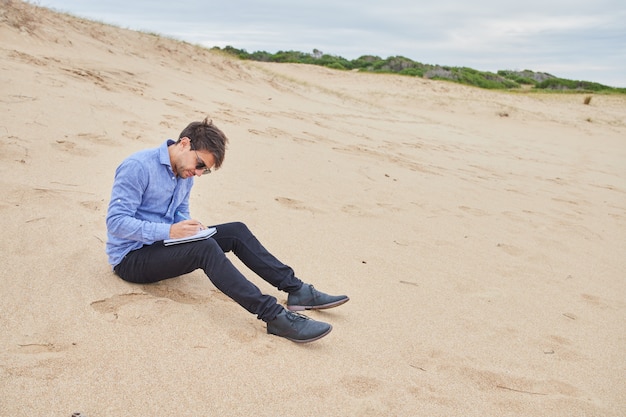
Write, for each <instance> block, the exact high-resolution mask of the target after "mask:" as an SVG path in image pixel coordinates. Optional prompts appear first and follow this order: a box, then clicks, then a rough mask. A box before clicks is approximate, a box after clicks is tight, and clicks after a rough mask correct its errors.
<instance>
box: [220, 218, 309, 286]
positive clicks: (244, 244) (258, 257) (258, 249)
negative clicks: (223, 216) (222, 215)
mask: <svg viewBox="0 0 626 417" xmlns="http://www.w3.org/2000/svg"><path fill="white" fill-rule="evenodd" d="M214 227H216V228H217V233H216V234H215V235H213V238H214V239H215V241H216V242H217V243H218V244H219V245H220V247H221V248H222V250H223V251H224V252H230V251H232V252H233V253H234V254H235V256H237V257H238V258H239V259H240V260H241V261H242V262H243V263H244V265H246V266H247V267H248V268H250V269H251V270H252V271H253V272H254V273H256V274H257V275H258V276H260V277H261V278H263V279H264V280H265V281H267V282H269V283H270V284H272V285H273V286H274V287H276V288H278V289H279V290H281V291H286V292H288V293H289V292H294V291H297V290H299V289H300V287H302V281H300V280H299V279H298V278H296V277H295V275H294V272H293V269H291V268H290V267H289V266H287V265H285V264H283V263H282V262H281V261H279V260H278V259H277V258H276V257H275V256H274V255H272V254H271V253H270V252H269V251H268V250H267V249H265V247H263V245H261V242H259V241H258V239H257V238H256V237H255V236H254V235H253V234H252V232H251V231H250V229H248V227H247V226H246V225H245V224H243V223H241V222H233V223H226V224H220V225H217V226H214Z"/></svg>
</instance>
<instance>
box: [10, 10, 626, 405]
mask: <svg viewBox="0 0 626 417" xmlns="http://www.w3.org/2000/svg"><path fill="white" fill-rule="evenodd" d="M0 10H1V12H0V39H1V42H0V54H1V56H2V61H1V64H0V76H1V78H2V95H1V100H0V106H1V109H2V112H1V114H2V116H1V122H0V135H1V136H2V141H1V142H0V146H1V149H0V158H1V159H0V169H1V170H2V171H1V172H2V176H1V178H0V191H1V193H2V195H3V198H2V203H1V204H0V213H1V216H0V222H1V224H2V231H3V239H2V247H1V251H0V256H1V260H2V263H1V265H2V266H3V268H2V271H1V272H0V290H1V292H2V297H0V324H1V328H2V330H1V332H2V337H0V392H1V393H2V394H1V395H0V415H2V416H9V415H10V416H33V415H45V416H69V415H71V414H72V413H73V412H77V411H81V412H82V413H83V414H85V415H87V416H89V417H93V416H122V415H126V416H139V415H142V416H174V415H176V416H209V415H215V416H217V415H228V416H249V415H257V416H293V415H299V416H319V415H324V416H563V417H565V416H567V417H573V416H616V417H617V416H623V415H625V414H626V383H625V382H624V381H625V378H624V375H625V371H626V353H625V352H626V337H625V335H626V296H625V294H626V280H624V271H626V256H624V254H625V253H626V99H625V98H624V97H623V96H606V95H596V96H593V99H592V101H591V103H590V104H589V105H584V104H583V100H584V98H585V96H584V95H581V94H566V95H557V94H528V93H526V94H524V93H506V92H493V91H485V90H479V89H474V88H468V87H464V86H459V85H455V84H451V83H446V82H436V81H429V80H422V79H416V78H410V77H399V76H391V75H388V76H387V75H371V74H359V73H354V72H339V71H333V70H329V69H325V68H321V67H314V66H303V65H287V64H281V65H277V64H262V63H255V62H240V61H236V60H232V59H231V58H229V57H226V56H222V55H219V54H215V53H212V52H210V51H208V50H205V49H201V48H199V47H196V46H193V45H189V44H185V43H180V42H176V41H173V40H169V39H165V38H160V37H157V36H154V35H151V34H145V33H138V32H132V31H128V30H124V29H120V28H115V27H111V26H106V25H102V24H99V23H94V22H90V21H86V20H81V19H77V18H74V17H70V16H67V15H62V14H57V13H55V12H52V11H50V10H46V9H43V8H38V7H35V6H32V5H28V4H25V3H18V2H15V1H7V0H5V1H3V2H2V3H0ZM205 115H210V116H211V117H212V118H213V120H214V121H215V123H216V124H217V125H218V126H220V127H221V128H222V129H223V130H224V131H225V132H226V133H227V134H228V136H229V137H230V140H231V144H230V148H229V150H228V153H227V156H226V161H225V164H224V166H223V167H222V169H220V170H219V171H217V172H216V173H215V174H212V175H211V176H209V177H203V178H202V179H201V180H198V181H197V182H196V186H195V188H194V192H193V195H192V213H193V214H194V217H197V218H200V219H204V221H205V222H206V223H207V224H214V223H222V222H226V221H232V220H242V221H245V222H246V223H247V224H248V225H249V226H250V228H251V229H252V230H253V231H255V233H256V234H257V236H258V237H259V238H260V239H261V240H262V241H263V242H264V243H265V245H266V246H267V247H268V248H270V249H271V250H272V251H273V252H274V253H276V254H277V255H278V256H279V257H280V258H281V259H283V260H284V261H286V262H287V263H289V264H290V265H291V266H293V267H294V268H295V270H296V272H297V274H298V276H299V277H301V278H302V279H303V280H305V281H310V282H313V283H314V284H315V285H316V286H317V287H318V288H320V289H322V290H324V291H328V292H337V293H347V294H349V295H350V297H351V301H350V303H348V304H346V305H345V306H342V307H341V308H338V309H335V310H329V311H326V312H317V313H311V314H310V316H311V317H313V318H317V319H320V320H325V321H328V322H330V323H332V324H333V326H334V330H333V332H332V333H331V334H330V335H329V336H328V337H326V338H324V339H322V340H320V341H318V342H315V343H311V344H307V345H304V346H300V345H296V344H294V343H291V342H288V341H286V340H284V339H281V338H277V337H274V336H270V335H267V334H266V333H265V326H264V324H263V323H262V322H260V321H258V320H256V318H255V317H254V316H252V315H250V314H248V313H246V312H245V311H244V310H243V309H241V308H240V307H239V306H238V305H236V304H235V303H234V302H232V301H231V300H230V299H228V298H227V297H226V296H224V295H223V294H221V293H220V292H218V291H217V290H216V289H215V288H214V287H213V286H212V284H211V283H210V281H208V280H207V279H206V278H205V277H204V276H203V274H202V273H200V271H196V272H194V273H191V274H189V275H187V276H184V277H181V278H179V279H176V280H170V281H165V282H162V283H160V284H158V285H153V286H142V285H131V284H128V283H125V282H123V281H121V280H119V279H118V278H117V277H116V276H115V275H114V274H113V273H112V272H111V270H110V267H109V265H108V264H107V262H106V257H105V254H104V242H105V240H106V230H105V225H104V217H105V214H106V207H107V204H108V198H109V193H110V187H111V184H112V179H113V171H114V169H115V168H116V166H117V165H118V164H119V162H121V160H122V159H123V158H124V157H125V156H127V155H128V154H130V153H132V152H134V151H136V150H139V149H143V148H146V147H156V146H158V145H159V144H160V143H161V142H162V141H163V140H164V139H166V138H171V137H176V136H177V135H178V133H179V132H180V130H181V129H182V128H183V127H184V126H185V125H186V124H187V123H188V122H190V121H192V120H199V119H201V118H203V117H204V116H205ZM242 268H243V267H242ZM244 270H245V269H244ZM245 271H246V274H247V275H248V276H249V277H250V278H251V279H252V280H254V281H255V282H256V283H257V284H258V285H259V286H260V287H261V288H262V289H263V290H264V291H266V292H269V293H271V294H273V295H275V296H277V297H278V298H279V300H280V301H283V302H284V301H285V300H286V295H285V294H283V293H279V292H278V291H277V290H275V289H273V288H271V287H269V286H268V285H267V284H265V283H264V282H261V281H260V280H259V279H258V278H256V277H254V276H252V274H251V273H249V272H248V271H247V270H245Z"/></svg>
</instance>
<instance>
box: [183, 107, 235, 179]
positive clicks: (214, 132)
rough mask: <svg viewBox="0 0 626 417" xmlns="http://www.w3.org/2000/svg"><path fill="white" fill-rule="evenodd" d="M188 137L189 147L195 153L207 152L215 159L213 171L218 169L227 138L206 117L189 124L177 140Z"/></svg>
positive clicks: (222, 158)
mask: <svg viewBox="0 0 626 417" xmlns="http://www.w3.org/2000/svg"><path fill="white" fill-rule="evenodd" d="M184 137H188V138H189V139H190V140H191V147H192V149H195V150H196V151H209V152H211V153H212V154H213V156H214V157H215V167H214V168H215V169H218V168H219V167H220V166H221V165H222V162H224V156H225V154H226V144H227V143H228V138H227V137H226V135H225V134H224V132H222V131H221V130H220V129H219V128H218V127H217V126H215V125H214V124H213V121H212V120H209V118H208V117H206V118H205V119H204V120H203V121H201V122H191V123H189V125H187V127H186V128H184V129H183V131H182V132H180V135H179V136H178V140H179V141H180V140H181V139H182V138H184Z"/></svg>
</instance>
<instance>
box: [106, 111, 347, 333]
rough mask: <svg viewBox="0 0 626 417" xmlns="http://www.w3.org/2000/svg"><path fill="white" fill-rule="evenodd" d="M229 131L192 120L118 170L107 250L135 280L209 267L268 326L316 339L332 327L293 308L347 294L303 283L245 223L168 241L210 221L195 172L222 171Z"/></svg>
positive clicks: (325, 304) (122, 273) (341, 299)
mask: <svg viewBox="0 0 626 417" xmlns="http://www.w3.org/2000/svg"><path fill="white" fill-rule="evenodd" d="M227 142H228V139H227V137H226V136H225V135H224V133H223V132H222V131H221V130H220V129H218V128H217V127H216V126H215V125H214V124H213V122H212V121H209V120H208V119H204V121H202V122H192V123H190V124H189V125H188V126H187V127H186V128H185V129H184V130H183V131H182V132H181V134H180V136H179V139H178V140H177V141H176V142H175V141H173V140H167V141H166V142H164V143H163V144H162V145H161V146H159V147H158V148H154V149H147V150H143V151H140V152H137V153H135V154H133V155H131V156H129V157H128V158H127V159H125V160H124V161H123V162H122V164H121V165H120V166H119V167H118V168H117V170H116V171H115V179H114V182H113V190H112V193H111V201H110V203H109V209H108V213H107V217H106V225H107V235H108V239H107V244H106V252H107V255H108V257H109V263H110V264H111V265H112V266H113V270H114V271H115V273H116V274H117V275H118V276H119V277H121V278H122V279H123V280H125V281H128V282H133V283H141V284H146V283H153V282H158V281H161V280H164V279H168V278H173V277H177V276H180V275H184V274H187V273H190V272H192V271H194V270H196V269H198V268H201V269H202V270H203V271H204V273H205V274H206V275H207V276H208V277H209V279H210V280H211V282H212V283H213V284H214V285H215V286H216V287H217V288H218V289H219V290H220V291H222V292H223V293H224V294H226V295H228V296H229V297H230V298H232V299H233V300H235V301H236V302H237V303H239V304H240V305H241V306H242V307H243V308H245V309H246V310H248V311H249V312H250V313H253V314H256V315H257V317H258V318H259V319H261V320H263V321H265V322H266V323H267V332H268V333H270V334H274V335H277V336H281V337H284V338H286V339H289V340H292V341H294V342H300V343H302V342H312V341H314V340H317V339H319V338H321V337H324V336H326V335H327V334H328V333H329V332H330V331H331V329H332V326H331V325H330V324H328V323H324V322H321V321H316V320H312V319H310V318H308V317H306V316H303V315H301V314H298V313H293V312H292V311H302V310H310V309H325V308H331V307H336V306H338V305H341V304H343V303H345V302H347V301H348V300H349V298H348V297H347V296H345V295H339V296H331V295H328V294H324V293H322V292H320V291H318V290H316V289H315V288H313V286H312V285H310V284H305V283H303V282H302V281H301V280H300V279H298V278H297V277H296V276H295V275H294V271H293V270H292V269H291V268H290V267H289V266H287V265H285V264H283V263H282V262H280V261H279V260H278V259H277V258H275V257H274V256H273V255H272V254H271V253H269V252H268V251H267V250H266V249H265V248H264V247H263V246H262V245H261V243H260V242H259V241H258V240H257V239H256V237H254V235H253V234H252V233H251V232H250V230H249V229H248V227H247V226H246V225H245V224H243V223H240V222H234V223H226V224H219V225H216V226H213V227H215V228H216V229H217V233H216V234H214V235H213V236H211V237H210V238H208V239H203V240H198V241H193V242H187V243H181V244H176V245H171V246H166V245H165V244H164V240H166V239H176V238H184V237H188V236H192V235H194V234H196V233H197V232H199V231H200V230H203V229H206V227H205V226H204V225H203V224H202V223H200V222H199V221H197V220H192V219H191V217H190V216H189V195H190V192H191V188H192V186H193V182H194V176H198V177H200V176H202V175H204V174H209V173H210V172H211V170H212V169H219V167H220V166H221V165H222V162H223V161H224V155H225V151H226V143H227ZM229 251H232V252H233V253H234V254H235V255H236V256H237V257H238V258H239V259H241V261H242V262H243V263H244V264H245V265H246V266H247V267H248V268H250V269H251V270H252V271H254V272H255V273H256V274H257V275H259V276H260V277H261V278H263V279H264V280H265V281H267V282H269V283H270V284H272V285H273V286H274V287H276V288H278V289H279V290H282V291H285V292H287V293H288V294H289V295H288V297H287V309H285V308H284V307H283V306H281V305H279V304H278V303H277V300H276V298H275V297H272V296H270V295H266V294H262V293H261V291H260V290H259V288H258V287H257V286H256V285H254V284H253V283H252V282H250V281H248V279H246V277H245V276H244V275H243V274H242V273H241V272H239V270H237V268H235V266H234V265H233V264H232V263H231V262H230V260H229V259H228V258H227V256H226V254H225V253H226V252H229Z"/></svg>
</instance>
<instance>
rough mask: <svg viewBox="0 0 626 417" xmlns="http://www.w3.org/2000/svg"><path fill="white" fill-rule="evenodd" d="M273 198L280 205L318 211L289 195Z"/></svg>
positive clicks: (313, 211)
mask: <svg viewBox="0 0 626 417" xmlns="http://www.w3.org/2000/svg"><path fill="white" fill-rule="evenodd" d="M274 200H276V201H278V202H279V203H280V204H281V205H283V206H285V207H287V208H290V209H294V210H308V211H310V212H312V213H315V212H318V211H319V210H317V209H314V208H312V207H309V206H307V205H306V204H305V203H304V202H303V201H300V200H295V199H293V198H289V197H276V198H275V199H274Z"/></svg>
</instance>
